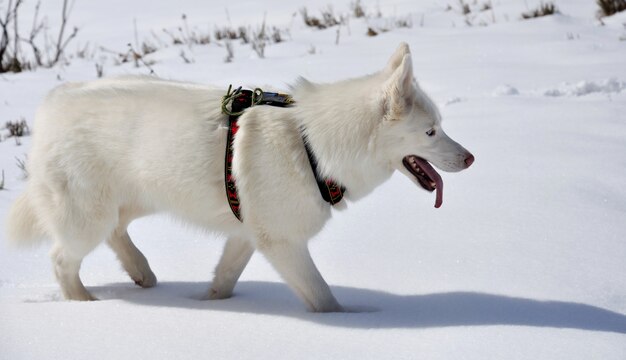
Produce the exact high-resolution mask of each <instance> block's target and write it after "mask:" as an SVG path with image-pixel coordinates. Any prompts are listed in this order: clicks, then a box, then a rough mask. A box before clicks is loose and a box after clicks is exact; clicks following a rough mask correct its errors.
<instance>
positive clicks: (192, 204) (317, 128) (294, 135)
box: [7, 44, 473, 311]
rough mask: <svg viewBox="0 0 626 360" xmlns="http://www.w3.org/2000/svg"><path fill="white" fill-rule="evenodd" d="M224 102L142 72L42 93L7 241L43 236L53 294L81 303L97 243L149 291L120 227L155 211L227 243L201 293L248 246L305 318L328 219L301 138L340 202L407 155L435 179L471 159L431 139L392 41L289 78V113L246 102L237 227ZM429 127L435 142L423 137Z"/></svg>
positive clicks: (225, 287)
mask: <svg viewBox="0 0 626 360" xmlns="http://www.w3.org/2000/svg"><path fill="white" fill-rule="evenodd" d="M223 93H224V90H223V89H215V88H210V87H206V86H200V85H193V84H186V83H178V82H170V81H164V80H158V79H154V78H145V77H129V78H115V79H109V80H98V81H95V82H89V83H80V84H67V85H64V86H61V87H59V88H57V89H55V90H53V91H52V92H51V93H50V94H49V95H48V97H47V98H46V100H45V102H44V103H43V105H42V106H41V107H40V109H39V111H38V113H37V117H36V123H35V128H34V131H33V134H34V135H33V136H34V139H33V148H32V152H31V155H30V157H29V162H28V170H29V174H30V178H29V180H28V185H27V189H26V191H25V192H24V193H23V194H21V195H20V196H19V198H18V199H17V201H16V202H15V204H14V205H13V207H12V209H11V211H10V213H9V218H8V222H7V224H8V235H9V239H11V240H13V241H15V242H18V243H28V242H32V241H33V240H35V239H39V238H44V237H48V238H52V240H53V241H54V246H53V250H52V252H51V257H52V262H53V267H54V272H55V275H56V277H57V279H58V281H59V284H60V286H61V289H62V292H63V294H64V296H65V297H66V298H68V299H73V300H93V299H94V297H93V296H92V295H91V294H90V293H89V292H88V291H87V290H86V289H85V287H84V286H83V284H82V282H81V280H80V278H79V275H78V273H79V269H80V265H81V262H82V260H83V258H84V257H85V256H86V255H87V254H88V253H89V252H91V251H92V250H93V249H94V248H95V247H96V246H97V245H98V244H99V243H101V242H102V241H103V240H105V239H106V241H107V243H108V244H109V245H110V246H111V248H112V249H113V250H114V251H115V252H116V254H117V256H118V257H119V259H120V261H121V263H122V264H123V266H124V268H125V270H126V271H127V272H128V274H129V275H130V277H131V278H132V279H133V280H134V281H135V282H136V283H137V284H138V285H140V286H143V287H150V286H154V285H155V284H156V277H155V276H154V274H153V273H152V270H151V269H150V267H149V265H148V262H147V261H146V258H145V257H144V256H143V254H142V253H141V252H140V251H139V250H138V249H137V248H136V247H135V246H134V245H133V243H132V242H131V239H130V237H129V236H128V233H127V231H126V228H127V226H128V224H129V223H130V222H131V221H133V220H134V219H136V218H138V217H141V216H144V215H148V214H152V213H155V212H161V211H168V212H170V213H173V214H174V215H176V216H177V217H180V218H181V219H184V220H185V221H188V222H191V223H193V224H196V225H199V226H201V227H203V228H206V229H211V230H216V231H221V232H224V233H226V234H228V236H229V237H228V241H227V243H226V246H225V249H224V253H223V255H222V258H221V260H220V262H219V264H218V265H217V268H216V271H215V278H214V279H213V282H212V285H211V289H210V290H209V292H208V294H207V298H209V299H222V298H227V297H229V296H230V295H231V294H232V291H233V288H234V286H235V283H236V281H237V279H238V278H239V275H240V274H241V272H242V271H243V269H244V267H245V266H246V264H247V262H248V260H249V258H250V256H251V255H252V253H253V251H254V250H255V249H256V250H259V251H260V252H261V253H263V255H265V256H266V257H267V259H268V260H269V262H270V263H271V264H272V265H273V266H274V267H275V269H276V270H277V271H278V272H279V273H280V275H281V276H282V277H283V278H284V279H285V281H286V282H287V283H288V284H289V285H290V287H291V288H292V289H293V291H294V292H296V293H297V295H298V296H299V297H300V298H301V299H302V300H303V301H304V302H305V303H306V305H307V307H308V308H309V309H310V310H311V311H339V310H341V307H340V305H339V304H338V303H337V301H336V300H335V298H334V297H333V295H332V293H331V291H330V289H329V287H328V285H327V284H326V282H325V281H324V279H323V278H322V276H321V275H320V273H319V272H318V270H317V268H316V267H315V265H314V263H313V260H312V259H311V257H310V255H309V251H308V248H307V241H308V240H309V239H310V238H311V237H312V236H313V235H314V234H316V233H317V232H318V231H320V229H322V227H323V226H324V224H325V223H326V221H327V220H328V219H329V218H330V215H331V212H330V206H329V204H328V203H326V202H324V200H323V199H322V197H321V196H320V193H319V190H318V187H317V184H316V182H315V179H314V176H313V172H312V171H311V167H310V165H309V160H308V159H307V155H306V152H305V148H304V144H303V137H302V133H301V131H302V129H305V130H304V131H305V132H306V138H307V141H308V142H309V144H310V146H311V148H312V150H313V152H314V154H315V156H316V158H317V159H318V162H319V171H320V173H321V174H322V175H323V176H325V177H331V178H333V179H335V180H336V181H338V182H340V183H341V184H343V185H344V186H345V187H346V188H347V192H346V194H345V195H346V198H347V199H349V200H356V199H358V198H361V197H363V196H365V195H367V194H368V193H369V192H371V191H372V190H373V189H374V188H375V187H376V186H378V185H379V184H381V183H382V182H384V181H385V180H386V179H388V178H389V177H390V176H391V174H392V173H393V172H394V170H396V169H397V170H400V171H402V172H404V173H405V174H407V175H408V176H409V177H410V178H412V179H413V176H412V175H411V174H410V173H408V172H407V170H406V169H404V167H403V165H402V159H403V157H404V156H406V155H409V154H416V155H418V156H420V157H422V158H425V159H427V160H428V161H430V162H432V163H433V164H434V165H436V166H437V167H439V168H440V169H442V170H446V171H458V170H462V169H464V168H466V167H468V166H469V164H471V161H470V162H469V164H468V161H467V159H468V157H469V156H471V155H470V154H469V153H468V152H467V151H466V150H465V149H463V148H462V147H461V146H460V145H458V144H457V143H455V142H454V141H452V140H450V139H449V138H448V137H447V136H446V135H445V133H444V132H443V131H442V129H441V127H440V115H439V113H438V111H437V108H436V106H435V105H434V103H433V102H432V101H431V100H430V99H429V98H428V96H427V95H426V94H425V93H424V92H423V91H422V90H421V89H420V88H419V86H418V85H417V83H416V82H415V80H414V79H413V73H412V65H411V56H410V52H409V48H408V46H407V45H406V44H401V45H400V47H399V48H398V50H396V52H395V53H394V55H393V56H392V58H391V59H390V61H389V63H388V65H387V67H386V68H385V69H384V70H382V71H381V72H379V73H376V74H373V75H370V76H366V77H363V78H359V79H353V80H347V81H343V82H338V83H334V84H327V85H318V84H312V83H309V82H307V81H306V80H300V82H299V83H298V84H297V85H296V86H295V87H294V89H293V95H294V98H295V99H296V100H297V104H296V106H294V107H291V108H276V107H269V106H258V107H253V108H251V109H248V110H247V111H246V112H245V114H244V115H242V116H241V118H240V120H239V125H240V129H239V132H238V133H237V135H236V138H235V142H234V154H235V155H234V162H233V171H234V174H235V178H236V181H237V187H238V190H239V196H240V200H241V204H242V215H243V220H244V221H243V223H241V222H239V221H238V220H237V219H236V218H235V216H234V215H233V214H232V213H231V210H230V208H229V206H228V202H227V200H226V195H225V191H224V150H225V146H226V143H225V142H226V134H227V126H226V123H227V117H226V116H225V115H223V114H222V113H221V110H220V106H221V97H222V95H223ZM430 129H435V130H436V135H435V136H428V135H427V134H426V132H428V131H429V130H430ZM431 135H432V133H431ZM472 160H473V157H472Z"/></svg>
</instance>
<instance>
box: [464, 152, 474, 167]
mask: <svg viewBox="0 0 626 360" xmlns="http://www.w3.org/2000/svg"><path fill="white" fill-rule="evenodd" d="M473 163H474V155H472V154H469V155H468V156H467V157H466V158H465V165H466V166H467V167H470V166H471V165H472V164H473Z"/></svg>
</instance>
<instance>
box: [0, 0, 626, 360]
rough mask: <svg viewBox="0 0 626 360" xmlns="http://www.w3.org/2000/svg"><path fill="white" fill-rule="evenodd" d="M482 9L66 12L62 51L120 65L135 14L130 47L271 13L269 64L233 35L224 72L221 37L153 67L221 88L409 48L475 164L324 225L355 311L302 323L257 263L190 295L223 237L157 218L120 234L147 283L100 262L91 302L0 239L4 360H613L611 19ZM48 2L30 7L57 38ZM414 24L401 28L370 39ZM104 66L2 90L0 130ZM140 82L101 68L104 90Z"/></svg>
mask: <svg viewBox="0 0 626 360" xmlns="http://www.w3.org/2000/svg"><path fill="white" fill-rule="evenodd" d="M484 2H486V1H480V0H479V1H478V5H476V6H473V7H472V11H473V12H472V14H471V15H470V17H469V18H467V19H466V17H464V16H463V15H462V14H460V12H459V10H458V8H459V6H458V3H457V1H452V0H450V1H435V0H419V1H418V0H413V1H409V0H405V1H403V0H386V1H382V0H381V1H380V2H379V8H380V12H381V13H382V14H383V19H376V18H375V17H374V16H372V17H371V18H369V19H354V18H352V19H350V22H349V26H342V27H341V28H340V37H339V44H338V45H336V39H337V28H336V27H333V28H329V29H326V30H317V29H312V28H310V27H306V26H305V25H304V24H303V22H302V18H301V16H300V14H299V13H298V10H299V9H300V8H301V7H302V6H306V7H307V8H308V10H309V14H311V15H314V16H319V12H318V10H319V9H322V8H325V7H326V4H325V3H319V2H314V1H306V0H298V1H291V2H287V1H277V0H270V1H263V2H260V1H258V2H257V1H238V2H233V3H225V2H217V1H197V0H179V1H176V2H168V3H165V2H159V3H158V4H156V3H154V2H152V1H149V0H135V1H133V2H132V3H131V2H128V1H123V0H109V1H103V0H100V1H86V0H77V1H76V5H75V8H74V10H73V13H72V17H71V20H70V23H71V24H72V25H74V24H75V25H77V26H79V27H80V31H79V35H78V37H77V39H75V40H74V43H73V44H72V45H70V53H71V52H72V51H74V50H75V48H77V47H78V46H79V45H84V44H85V43H86V42H90V43H91V44H92V45H91V46H93V47H94V48H95V45H93V44H98V45H102V46H105V47H106V48H108V49H114V50H117V51H120V52H124V51H126V49H127V48H126V44H127V43H129V42H133V41H134V40H133V38H134V34H133V19H136V23H137V29H138V36H139V38H140V40H141V39H143V38H148V37H149V36H150V32H151V31H152V30H154V31H155V32H157V33H159V34H162V32H161V29H162V28H168V29H175V28H176V27H177V26H180V24H181V17H180V15H181V14H182V13H185V14H187V21H188V23H189V25H190V26H192V27H197V28H198V29H209V30H211V31H212V30H213V29H214V27H216V26H219V27H222V26H234V27H237V26H240V25H251V26H259V25H260V24H261V22H262V21H263V17H264V14H266V21H267V24H268V25H272V26H277V27H280V28H287V29H289V33H290V34H289V36H288V37H286V39H285V40H286V41H284V42H281V43H278V44H271V45H269V46H268V47H267V48H266V49H265V59H260V58H259V57H258V56H257V55H256V53H255V52H254V51H253V50H252V49H251V48H250V45H243V44H240V43H239V41H234V42H233V46H234V59H233V61H232V62H231V63H225V62H224V58H225V57H226V50H225V48H224V46H223V44H219V45H218V44H216V43H215V42H212V43H211V44H209V45H204V46H202V45H195V46H193V47H191V48H190V47H188V46H177V47H175V46H171V45H170V46H168V47H167V48H165V49H162V50H159V51H157V52H156V53H153V54H150V55H148V56H147V57H146V59H148V60H150V61H154V62H155V64H154V65H152V68H153V69H154V71H155V72H156V74H157V75H158V76H160V77H165V78H171V79H177V80H188V81H194V82H200V83H210V84H215V85H218V86H223V87H224V89H225V90H226V88H227V86H228V84H230V83H232V84H241V85H256V84H260V85H264V84H268V85H271V86H273V87H279V88H285V87H286V84H289V83H291V82H293V81H294V80H295V79H296V78H297V76H304V77H307V78H308V79H309V80H311V81H314V82H315V81H318V82H329V81H335V80H340V79H344V78H349V77H357V76H361V75H365V74H367V73H371V72H374V71H378V70H380V69H381V68H382V67H383V66H384V65H385V63H386V61H387V59H388V57H389V56H390V55H391V53H392V51H393V50H394V49H395V48H396V46H397V45H398V43H399V42H401V41H406V42H408V43H409V44H410V46H411V50H412V53H413V61H414V67H415V73H416V76H417V78H418V81H419V82H420V83H421V85H422V86H423V87H424V88H425V89H426V90H427V91H428V92H429V93H430V94H431V96H432V97H433V98H434V99H435V100H436V102H437V103H438V104H439V105H440V108H441V112H442V115H443V118H444V128H445V129H446V131H447V133H448V134H450V135H451V136H452V137H453V138H455V139H456V140H458V141H459V142H460V143H461V144H463V145H464V146H465V147H467V148H468V149H469V150H470V151H472V152H473V153H474V155H475V156H476V163H475V164H474V165H473V166H472V168H470V169H469V170H467V171H465V172H462V173H459V174H447V173H442V176H443V178H444V182H445V183H446V184H445V186H446V195H445V199H444V205H443V207H442V208H441V209H434V208H433V206H432V204H433V197H432V195H431V194H428V193H426V192H424V191H422V190H421V189H419V188H416V187H415V186H414V185H413V183H411V182H410V181H409V180H408V179H406V178H405V177H404V176H402V175H401V174H396V175H394V177H393V178H392V179H391V180H390V181H389V182H387V183H385V184H384V185H383V186H381V187H380V188H379V189H377V190H376V191H375V193H374V194H372V195H371V196H369V197H367V198H366V199H364V200H362V201H360V202H358V203H351V204H349V206H348V210H347V211H343V212H336V213H335V214H334V217H333V220H331V222H330V223H329V224H328V226H327V227H326V229H325V230H324V231H322V232H321V233H320V234H319V235H318V236H317V237H316V238H315V239H314V240H313V241H312V242H311V251H312V253H313V258H314V260H315V261H316V262H317V264H318V267H319V269H320V271H321V272H322V274H323V275H324V277H325V279H326V280H327V281H328V282H329V284H330V285H331V287H332V289H333V291H334V293H335V295H336V296H337V298H338V300H339V301H340V302H341V303H342V304H344V305H345V306H346V307H348V308H349V309H352V310H355V311H357V312H352V313H340V314H311V313H307V312H306V310H305V308H304V306H303V305H302V303H301V302H300V301H299V300H298V299H296V297H295V296H294V295H293V294H292V293H291V292H290V290H289V289H288V288H287V286H286V285H285V284H284V283H283V282H282V281H281V280H280V278H279V277H278V275H277V274H276V273H275V272H274V270H273V269H272V268H271V267H270V266H269V264H268V263H267V262H266V261H265V259H263V258H262V257H261V256H259V255H255V256H254V257H253V259H252V261H251V262H250V264H249V265H248V267H247V269H246V270H245V272H244V273H243V275H242V278H241V280H240V283H239V284H238V286H237V287H236V289H235V296H234V297H233V298H231V299H228V300H222V301H210V302H209V301H200V300H197V299H198V298H199V297H200V296H201V295H203V293H204V292H205V291H206V290H207V288H208V286H209V284H208V281H210V279H211V276H212V271H213V268H214V266H215V265H216V264H217V260H218V258H219V255H220V252H221V247H222V246H223V241H224V239H223V238H222V237H221V236H220V235H219V234H207V233H204V232H202V231H199V230H197V229H191V228H189V227H187V226H185V225H183V224H180V223H178V222H176V221H174V220H170V219H169V218H168V217H167V216H166V215H160V216H155V217H149V218H145V219H141V220H139V221H136V222H135V223H133V224H132V225H131V227H130V234H131V237H132V238H133V239H134V241H135V243H136V245H137V246H138V247H139V248H140V249H141V250H142V251H143V252H144V254H145V255H146V257H147V258H148V260H149V261H150V264H151V266H152V269H153V270H154V271H155V273H156V275H157V277H158V279H159V284H158V286H157V287H155V288H153V289H141V288H138V287H136V286H135V285H134V284H133V283H132V282H131V281H130V280H129V279H128V278H127V275H126V274H125V273H124V272H123V270H122V269H121V267H120V266H119V265H118V263H117V260H116V259H115V257H114V255H113V253H112V252H111V251H110V250H109V249H108V248H107V247H106V246H102V247H100V248H98V249H97V250H96V251H95V252H94V253H92V254H90V255H89V256H88V257H87V258H86V261H85V263H84V264H83V268H82V271H81V275H82V278H83V281H84V283H85V284H86V285H87V287H88V288H89V289H90V290H91V291H92V292H93V293H94V294H95V295H96V296H97V297H98V298H100V299H101V301H97V302H89V303H81V302H68V301H63V300H62V299H61V298H60V293H59V289H58V286H57V285H56V282H55V281H54V276H53V274H52V271H51V268H50V262H49V259H48V256H47V251H48V249H49V244H42V246H41V247H38V248H36V249H32V250H26V251H24V250H16V249H10V248H9V247H8V246H7V245H6V241H4V240H5V239H4V236H5V235H4V232H3V231H0V243H1V244H2V245H0V359H83V358H87V357H89V358H92V359H172V358H178V359H204V358H217V359H220V358H286V359H288V358H298V359H300V358H311V359H313V358H315V359H320V358H321V359H323V358H353V359H383V358H403V359H567V360H570V359H581V360H582V359H601V360H613V359H614V360H623V359H626V187H625V186H624V185H625V184H626V41H624V40H623V39H624V38H626V25H625V24H626V12H625V13H621V14H618V15H615V16H613V17H610V18H605V19H604V20H603V23H604V25H601V24H600V22H599V21H598V20H597V19H596V18H595V11H596V5H595V2H594V1H592V0H568V1H564V0H561V1H557V2H556V4H557V6H558V8H559V9H560V14H559V15H555V16H550V17H543V18H538V19H533V20H527V21H522V20H520V14H521V13H522V12H524V11H526V10H527V8H526V6H528V7H529V8H534V7H536V6H537V5H538V3H539V1H535V0H527V1H522V0H494V1H493V11H491V10H489V11H484V12H480V11H478V8H479V7H480V6H479V5H480V4H482V3H484ZM348 3H349V2H348V1H337V2H334V10H335V13H336V14H340V13H348V12H349V6H348ZM448 3H450V5H451V6H452V10H448V11H446V5H447V4H448ZM470 3H471V2H470ZM1 4H2V3H0V5H1ZM526 4H527V5H526ZM27 5H28V6H25V11H27V13H26V14H25V15H24V18H28V15H27V14H28V11H32V6H33V4H32V1H31V2H28V3H27ZM363 5H364V6H365V7H366V9H367V11H368V12H369V13H372V14H373V13H375V12H376V11H377V10H378V9H377V6H376V2H374V1H365V2H363ZM59 6H60V1H58V0H54V1H46V2H45V3H44V4H42V12H43V13H45V14H48V16H49V17H50V21H51V26H55V21H56V18H57V15H56V14H57V13H58V12H59ZM407 18H408V19H410V22H411V23H412V27H410V28H406V27H400V28H393V29H391V30H390V31H388V32H384V33H380V34H379V35H378V36H375V37H368V36H366V35H365V34H366V32H367V29H368V27H374V28H376V27H385V26H387V25H389V24H391V23H394V22H395V21H396V20H398V19H407ZM466 20H467V21H469V22H470V23H471V24H472V25H473V26H469V25H468V24H467V23H466ZM481 23H484V25H486V26H481ZM161 36H162V35H161ZM163 39H164V40H167V37H165V36H163ZM620 39H622V40H620ZM181 50H184V52H185V56H186V57H188V58H190V59H191V60H192V61H193V62H192V63H191V64H186V63H185V62H184V60H183V59H182V57H181V56H180V52H181ZM99 56H100V55H96V57H95V58H94V59H73V60H72V61H71V63H70V64H69V65H67V66H63V67H56V68H53V69H38V70H37V71H34V72H25V73H21V74H3V75H0V123H2V124H3V123H4V122H5V121H9V120H16V119H18V118H20V117H22V116H23V117H24V118H26V120H27V121H28V122H29V123H31V124H32V121H33V117H34V113H35V109H36V106H37V104H38V103H39V102H40V101H41V100H42V98H43V96H44V95H45V93H46V92H47V91H49V90H50V89H51V88H53V87H54V86H56V85H58V84H61V83H62V82H64V81H84V80H91V79H95V78H96V71H95V66H94V62H95V61H100V58H99ZM148 72H149V71H148V70H147V69H146V67H144V66H141V67H139V68H135V67H134V65H133V64H132V63H126V64H123V65H120V66H116V65H114V64H113V63H112V61H110V59H109V60H106V62H105V65H104V73H105V75H106V76H112V75H116V74H138V73H139V74H147V73H148ZM2 134H3V135H6V131H4V132H2ZM22 143H23V144H22V145H21V146H16V144H15V141H13V139H6V140H5V141H2V142H0V170H1V169H4V172H5V189H4V190H0V218H2V219H4V217H5V216H6V213H7V211H8V208H9V206H10V204H11V202H12V201H13V200H14V199H15V198H16V196H17V195H18V194H19V192H20V191H21V190H22V189H23V188H24V186H25V182H24V181H23V180H22V179H21V170H20V169H18V167H17V166H16V164H15V162H16V161H15V157H18V158H24V154H26V153H27V152H28V149H29V146H30V138H29V137H25V138H23V139H22ZM2 227H3V228H4V225H2Z"/></svg>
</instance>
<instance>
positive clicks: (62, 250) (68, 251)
mask: <svg viewBox="0 0 626 360" xmlns="http://www.w3.org/2000/svg"><path fill="white" fill-rule="evenodd" d="M97 244H98V242H94V243H93V244H92V245H93V246H88V247H86V246H82V247H81V248H79V249H76V248H75V247H68V246H66V245H65V244H63V242H62V241H56V242H55V244H54V247H53V248H52V251H51V252H50V257H51V258H52V265H53V268H54V275H55V276H56V278H57V281H58V282H59V285H60V286H61V292H62V293H63V296H64V297H65V298H66V299H68V300H83V301H84V300H98V299H96V298H95V297H94V296H93V295H91V294H90V293H89V292H88V291H87V289H85V286H84V285H83V283H82V281H81V280H80V277H79V275H78V272H79V271H80V265H81V263H82V261H83V258H84V257H85V255H87V254H88V253H89V252H90V251H91V250H93V249H94V248H95V247H96V245H97Z"/></svg>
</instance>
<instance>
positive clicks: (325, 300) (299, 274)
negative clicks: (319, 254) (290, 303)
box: [258, 236, 343, 312]
mask: <svg viewBox="0 0 626 360" xmlns="http://www.w3.org/2000/svg"><path fill="white" fill-rule="evenodd" d="M258 249H259V251H260V252H261V253H263V255H265V257H266V258H267V259H268V260H269V262H270V263H271V264H272V265H273V266H274V268H275V269H276V271H278V273H279V274H280V275H281V276H282V277H283V279H285V281H286V282H287V284H289V286H290V287H291V289H292V290H293V291H294V292H295V293H296V294H297V295H298V296H299V297H300V298H301V299H302V300H303V301H304V302H305V303H306V305H307V307H308V309H309V311H314V312H339V311H343V309H342V308H341V305H339V303H338V302H337V300H335V297H334V296H333V294H332V293H331V291H330V288H329V287H328V284H326V281H324V279H323V278H322V275H321V274H320V272H319V271H318V270H317V267H316V266H315V264H314V263H313V259H311V254H310V253H309V249H308V247H307V244H306V243H304V242H303V243H297V242H289V241H278V242H277V241H273V240H272V239H269V238H268V237H267V236H262V237H260V238H259V243H258Z"/></svg>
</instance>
